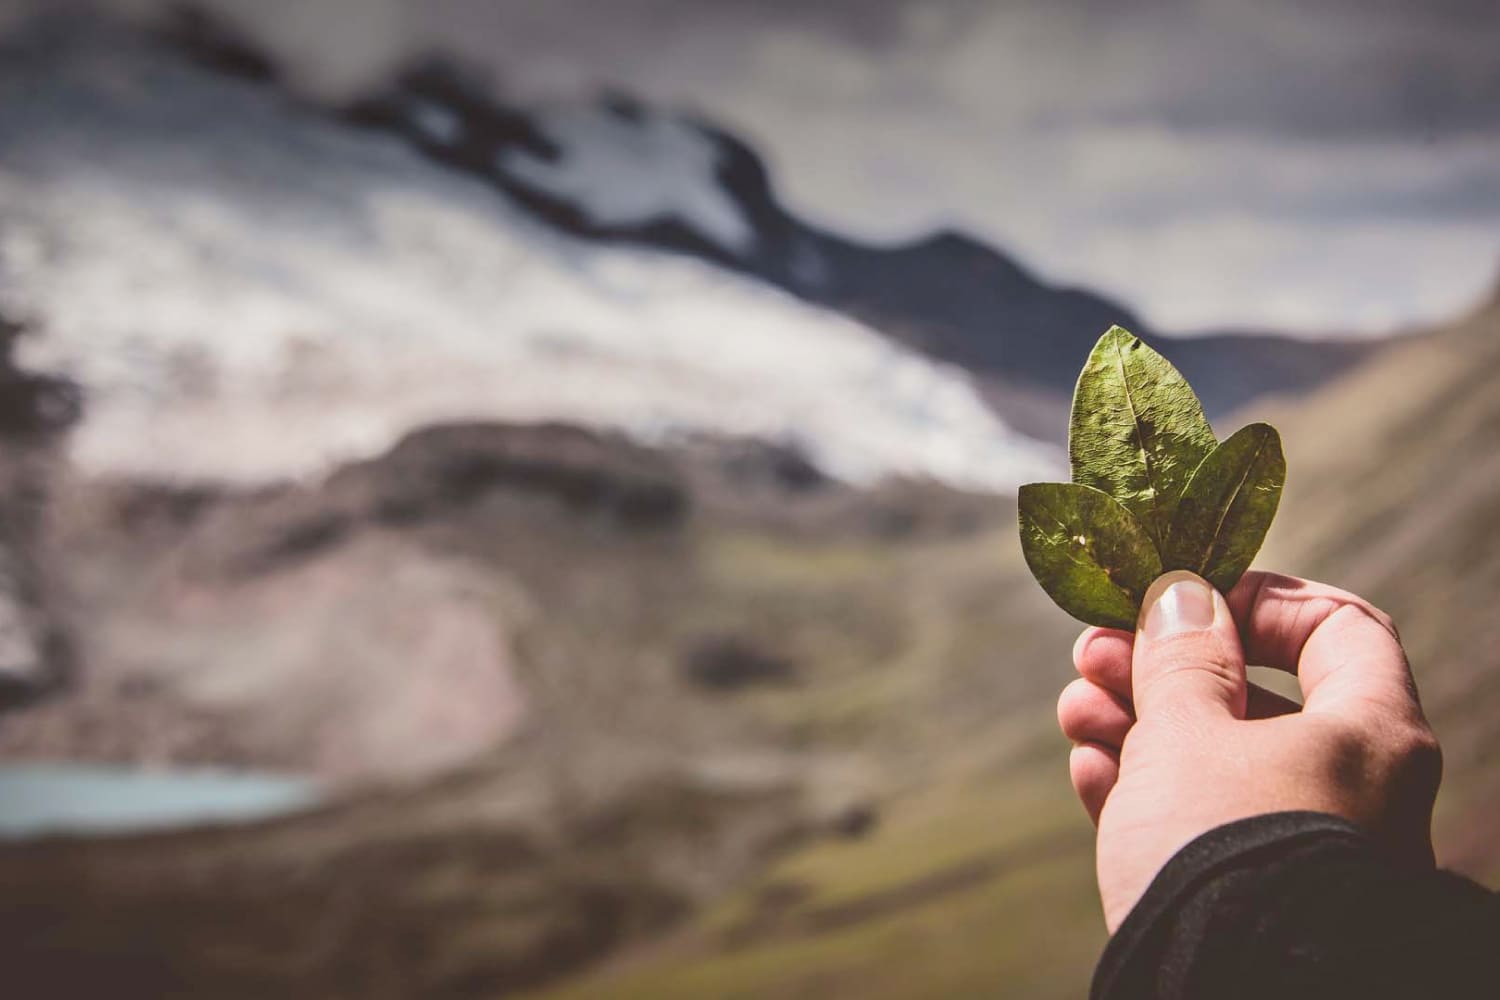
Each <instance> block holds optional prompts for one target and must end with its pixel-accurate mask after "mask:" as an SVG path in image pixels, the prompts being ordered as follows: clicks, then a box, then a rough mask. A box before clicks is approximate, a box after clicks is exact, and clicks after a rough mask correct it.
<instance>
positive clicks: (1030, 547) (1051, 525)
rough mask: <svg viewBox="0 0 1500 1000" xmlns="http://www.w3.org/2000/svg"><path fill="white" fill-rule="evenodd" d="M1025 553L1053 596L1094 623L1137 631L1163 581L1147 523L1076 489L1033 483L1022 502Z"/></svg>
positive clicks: (1099, 495) (1100, 496)
mask: <svg viewBox="0 0 1500 1000" xmlns="http://www.w3.org/2000/svg"><path fill="white" fill-rule="evenodd" d="M1017 507H1018V511H1019V518H1020V522H1021V551H1022V552H1023V553H1024V554H1025V556H1026V565H1027V566H1029V567H1030V568H1031V572H1032V575H1033V576H1035V577H1036V578H1037V581H1038V582H1039V583H1041V585H1042V587H1043V589H1045V590H1046V591H1047V594H1048V596H1050V597H1051V598H1052V600H1053V601H1055V602H1056V603H1057V606H1058V607H1060V608H1062V609H1063V610H1064V611H1066V612H1067V613H1068V614H1070V615H1072V616H1073V617H1074V618H1077V619H1078V620H1079V621H1082V622H1086V623H1088V624H1090V625H1102V626H1104V627H1106V628H1123V629H1134V628H1135V620H1136V615H1137V613H1138V611H1139V610H1140V606H1141V598H1142V597H1144V596H1145V593H1146V588H1147V587H1149V586H1150V585H1151V581H1152V580H1154V579H1156V578H1157V577H1158V576H1160V575H1161V571H1162V570H1161V556H1160V555H1159V554H1158V553H1157V550H1156V545H1155V544H1154V543H1153V542H1152V540H1151V537H1150V536H1149V535H1148V534H1147V533H1146V529H1145V527H1144V525H1142V524H1141V522H1140V521H1139V520H1138V519H1137V518H1136V517H1135V515H1133V514H1131V513H1130V511H1128V510H1126V509H1125V508H1124V507H1123V506H1121V505H1120V504H1119V503H1118V502H1117V501H1115V499H1114V498H1113V497H1110V496H1109V495H1108V494H1105V493H1101V492H1100V491H1099V490H1096V489H1094V488H1092V487H1089V486H1080V485H1077V484H1075V483H1031V484H1029V485H1027V486H1022V487H1021V490H1020V495H1019V497H1018V505H1017Z"/></svg>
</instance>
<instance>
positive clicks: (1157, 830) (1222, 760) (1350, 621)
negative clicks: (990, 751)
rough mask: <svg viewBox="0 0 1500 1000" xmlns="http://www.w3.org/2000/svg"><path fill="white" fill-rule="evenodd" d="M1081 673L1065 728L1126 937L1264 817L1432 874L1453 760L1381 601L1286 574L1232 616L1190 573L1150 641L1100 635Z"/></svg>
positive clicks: (1108, 915) (1159, 584) (1147, 606)
mask: <svg viewBox="0 0 1500 1000" xmlns="http://www.w3.org/2000/svg"><path fill="white" fill-rule="evenodd" d="M1236 623H1238V627H1236ZM1247 659H1248V660H1249V662H1251V663H1255V664H1258V665H1262V666H1267V667H1275V668H1279V669H1282V670H1287V671H1290V672H1294V673H1296V675H1297V679H1298V682H1299V684H1300V686H1301V689H1302V697H1303V704H1302V705H1300V706H1299V705H1298V704H1297V703H1296V702H1294V701H1291V700H1289V699H1286V698H1283V697H1281V696H1280V695H1277V694H1274V693H1273V692H1270V691H1267V690H1265V689H1263V688H1260V687H1258V686H1256V685H1252V684H1248V683H1247V681H1246V677H1245V663H1246V660H1247ZM1073 660H1074V664H1075V665H1076V666H1077V668H1078V672H1079V674H1080V675H1081V677H1080V678H1079V679H1077V680H1075V681H1073V682H1072V683H1071V684H1069V685H1068V686H1067V687H1066V688H1065V689H1064V690H1063V693H1062V697H1061V698H1060V699H1059V701H1058V707H1057V714H1058V721H1059V723H1060V724H1061V726H1062V731H1063V733H1064V735H1066V736H1067V737H1068V738H1069V739H1070V740H1072V741H1073V743H1074V748H1073V752H1072V755H1071V757H1070V759H1069V769H1070V772H1071V775H1072V780H1073V788H1074V790H1075V791H1076V792H1077V793H1078V797H1079V799H1081V800H1082V802H1083V806H1084V808H1085V809H1086V810H1087V811H1088V814H1089V816H1090V818H1091V819H1093V820H1094V822H1095V824H1096V825H1097V826H1098V828H1099V834H1098V844H1097V865H1098V876H1099V893H1100V897H1101V900H1102V902H1103V904H1104V917H1105V923H1106V924H1107V925H1108V927H1109V930H1110V933H1113V932H1114V931H1115V929H1116V928H1117V927H1118V926H1119V925H1120V923H1121V921H1123V920H1124V919H1125V916H1126V914H1127V913H1129V912H1130V909H1131V907H1133V906H1134V905H1135V903H1136V901H1137V900H1138V899H1140V897H1141V895H1142V894H1143V893H1144V892H1145V891H1146V887H1147V886H1148V885H1149V884H1150V883H1151V880H1152V879H1153V878H1154V877H1155V876H1156V873H1157V872H1158V871H1159V870H1160V869H1161V868H1162V866H1163V865H1165V864H1166V863H1167V861H1168V860H1169V859H1170V858H1171V857H1172V855H1173V854H1175V853H1176V852H1177V851H1178V849H1180V848H1181V847H1183V846H1185V845H1186V844H1187V843H1188V842H1189V841H1191V840H1193V839H1194V838H1196V837H1198V836H1199V835H1200V834H1203V833H1207V832H1208V831H1209V830H1212V829H1214V828H1215V827H1218V826H1221V825H1223V824H1225V823H1229V822H1232V821H1234V820H1237V819H1245V818H1247V817H1250V816H1257V815H1262V814H1265V813H1272V812H1282V811H1287V810H1302V809H1307V810H1314V811H1318V812H1325V813H1332V814H1334V815H1336V816H1341V817H1344V818H1345V819H1348V820H1350V821H1352V822H1354V823H1355V824H1357V825H1359V826H1361V827H1362V828H1363V829H1364V830H1365V831H1366V832H1367V833H1369V834H1370V835H1371V836H1372V837H1373V838H1374V840H1375V841H1376V843H1378V844H1380V845H1381V846H1382V847H1383V848H1384V849H1385V850H1387V851H1388V852H1389V853H1390V854H1391V855H1392V856H1393V857H1396V858H1398V859H1401V860H1403V861H1405V862H1408V863H1418V864H1424V865H1428V866H1431V865H1432V863H1433V857H1432V841H1431V834H1430V827H1431V822H1432V806H1433V800H1434V798H1435V797H1436V795H1437V787H1438V780H1439V777H1440V775H1441V771H1442V759H1441V755H1440V753H1439V750H1438V745H1437V740H1436V739H1435V737H1434V736H1433V734H1432V730H1431V729H1430V728H1428V725H1427V722H1426V720H1425V719H1424V718H1423V716H1422V709H1421V706H1420V705H1419V704H1418V702H1417V693H1416V687H1415V685H1414V684H1413V682H1412V676H1411V670H1410V668H1409V667H1408V665H1407V661H1406V654H1405V653H1404V652H1403V650H1402V648H1401V642H1400V639H1399V638H1398V636H1397V634H1396V630H1395V627H1394V626H1393V625H1392V623H1391V621H1390V619H1389V618H1388V617H1387V616H1386V615H1385V614H1383V613H1382V612H1380V611H1378V610H1377V609H1375V608H1374V607H1373V606H1371V605H1370V604H1369V603H1368V602H1367V601H1364V600H1362V599H1361V598H1359V597H1356V596H1355V595H1353V594H1350V593H1347V592H1345V591H1342V590H1337V589H1335V588H1333V587H1327V586H1324V585H1323V584H1319V583H1311V582H1309V581H1306V580H1299V579H1296V578H1295V577H1288V576H1278V575H1275V574H1270V573H1246V574H1245V576H1244V577H1243V578H1242V579H1241V580H1240V582H1239V584H1238V585H1237V586H1236V587H1235V588H1234V590H1232V591H1231V592H1230V594H1229V595H1228V599H1227V600H1226V599H1225V598H1224V597H1223V596H1221V595H1220V594H1218V593H1217V592H1215V591H1214V590H1213V589H1212V588H1211V587H1209V585H1208V584H1207V583H1205V582H1204V581H1202V580H1201V579H1199V578H1198V577H1196V576H1194V575H1193V574H1191V573H1187V572H1183V571H1176V572H1172V573H1168V574H1166V575H1165V576H1163V577H1161V578H1160V579H1159V580H1157V581H1156V582H1155V583H1154V584H1152V586H1151V589H1150V590H1149V591H1148V592H1147V594H1146V599H1145V601H1144V602H1143V603H1142V612H1141V624H1140V625H1139V626H1138V627H1137V631H1136V633H1135V634H1134V635H1132V634H1131V633H1128V632H1123V631H1119V630H1115V629H1102V628H1090V629H1087V630H1085V631H1084V633H1083V634H1082V635H1081V636H1079V638H1078V642H1077V644H1076V645H1075V646H1074V648H1073Z"/></svg>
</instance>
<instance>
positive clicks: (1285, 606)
mask: <svg viewBox="0 0 1500 1000" xmlns="http://www.w3.org/2000/svg"><path fill="white" fill-rule="evenodd" d="M1226 600H1227V601H1228V603H1229V609H1230V612H1231V613H1232V614H1233V615H1234V620H1235V622H1236V623H1237V624H1238V625H1239V630H1240V641H1241V643H1242V645H1243V646H1244V650H1245V658H1246V661H1247V662H1249V663H1254V664H1257V665H1260V666H1265V667H1275V668H1277V669H1280V670H1286V671H1289V672H1292V673H1295V674H1296V675H1297V682H1298V684H1299V685H1300V686H1301V688H1302V699H1303V711H1304V712H1309V711H1311V712H1319V711H1330V710H1332V711H1340V710H1348V709H1349V708H1356V707H1359V706H1361V705H1370V704H1376V705H1380V706H1382V707H1384V708H1386V709H1395V710H1399V711H1401V712H1403V713H1405V714H1414V715H1416V716H1417V717H1420V716H1421V707H1420V704H1419V703H1418V701H1417V688H1416V683H1415V682H1414V681H1413V680H1412V675H1411V667H1410V665H1409V664H1408V663H1407V660H1406V652H1405V650H1403V649H1402V648H1401V640H1400V637H1399V636H1398V635H1397V634H1396V627H1395V625H1394V623H1392V621H1391V619H1390V616H1389V615H1387V614H1385V613H1384V612H1383V611H1381V610H1380V609H1378V608H1376V607H1375V606H1374V605H1373V604H1371V603H1370V602H1369V601H1367V600H1365V599H1364V598H1362V597H1360V596H1358V595H1357V594H1351V593H1349V592H1348V591H1346V590H1340V589H1338V588H1337V587H1330V586H1328V585H1327V584H1323V583H1315V582H1313V581H1311V580H1302V579H1299V578H1297V577H1294V576H1283V575H1281V574H1279V573H1261V572H1251V573H1246V574H1245V575H1244V576H1243V577H1241V578H1240V582H1239V583H1238V584H1237V585H1236V586H1235V588H1234V589H1233V590H1231V591H1230V592H1229V594H1228V595H1226Z"/></svg>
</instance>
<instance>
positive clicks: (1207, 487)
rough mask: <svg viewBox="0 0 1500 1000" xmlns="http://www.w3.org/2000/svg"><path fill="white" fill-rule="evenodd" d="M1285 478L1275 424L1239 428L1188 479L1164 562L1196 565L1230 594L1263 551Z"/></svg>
mask: <svg viewBox="0 0 1500 1000" xmlns="http://www.w3.org/2000/svg"><path fill="white" fill-rule="evenodd" d="M1285 481H1286V459H1285V457H1284V456H1283V455H1282V451H1281V436H1280V435H1279V434H1277V433H1276V428H1274V427H1272V426H1271V425H1269V424H1250V425H1249V426H1247V427H1242V428H1240V429H1239V430H1238V431H1236V432H1235V433H1234V434H1232V435H1231V436H1230V437H1229V438H1228V439H1227V440H1226V441H1225V442H1224V443H1223V444H1221V445H1219V446H1218V447H1217V448H1215V449H1214V450H1213V451H1212V452H1210V453H1209V455H1208V457H1207V458H1205V459H1204V460H1203V463H1202V464H1201V465H1199V466H1198V468H1197V470H1196V471H1195V472H1194V473H1193V477H1192V479H1191V480H1189V481H1188V485H1187V489H1186V490H1184V491H1183V494H1182V499H1181V501H1180V502H1179V503H1178V505H1177V511H1176V514H1175V515H1174V516H1173V518H1172V526H1171V529H1170V530H1169V532H1168V534H1167V544H1166V546H1165V548H1164V550H1163V559H1162V563H1163V565H1164V566H1165V567H1166V568H1167V569H1188V570H1192V571H1193V572H1194V573H1197V574H1198V575H1199V576H1201V577H1203V578H1204V579H1205V580H1207V581H1208V582H1209V583H1211V584H1213V585H1214V587H1215V588H1217V589H1218V590H1219V591H1220V592H1221V593H1228V592H1229V590H1230V588H1232V587H1233V586H1234V585H1235V583H1236V582H1238V580H1239V578H1240V576H1241V575H1242V574H1243V573H1244V572H1245V570H1247V569H1249V568H1250V562H1251V560H1253V559H1254V558H1255V554H1256V553H1257V552H1259V551H1260V546H1261V542H1262V541H1264V540H1265V537H1266V531H1267V530H1268V529H1269V528H1270V527H1271V519H1272V518H1274V517H1275V516H1276V507H1277V505H1278V504H1279V503H1280V502H1281V487H1282V484H1283V483H1284V482H1285Z"/></svg>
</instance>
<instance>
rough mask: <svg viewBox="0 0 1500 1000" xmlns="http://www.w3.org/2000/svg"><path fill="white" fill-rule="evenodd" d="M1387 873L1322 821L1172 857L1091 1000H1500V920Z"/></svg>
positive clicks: (1226, 829) (1124, 929)
mask: <svg viewBox="0 0 1500 1000" xmlns="http://www.w3.org/2000/svg"><path fill="white" fill-rule="evenodd" d="M1497 899H1500V897H1497V896H1494V895H1492V894H1491V893H1489V892H1487V891H1486V890H1484V889H1482V888H1480V887H1479V886H1477V885H1475V884H1474V883H1473V882H1470V881H1468V880H1466V879H1463V878H1460V877H1459V876H1457V875H1452V874H1449V873H1447V872H1441V871H1435V870H1433V869H1430V868H1428V869H1415V868H1403V867H1401V866H1399V865H1397V864H1394V863H1393V862H1391V861H1389V860H1387V859H1386V858H1385V857H1384V856H1382V855H1381V854H1380V853H1379V851H1378V850H1377V849H1376V848H1375V847H1374V846H1373V845H1372V843H1371V842H1370V841H1369V840H1368V839H1367V838H1366V837H1365V836H1364V835H1363V834H1362V833H1361V832H1360V831H1359V829H1358V828H1357V827H1355V826H1353V825H1352V824H1350V823H1347V822H1345V821H1344V820H1341V819H1338V818H1336V817H1334V816H1329V815H1325V814H1323V813H1311V812H1288V813H1275V814H1272V815H1267V816H1257V817H1254V818H1253V819H1247V820H1241V821H1239V822H1237V823H1230V824H1228V825H1226V826H1221V827H1219V828H1218V829H1216V830H1211V831H1209V832H1208V833H1206V834H1204V835H1203V836H1201V837H1199V838H1198V839H1197V840H1194V841H1193V842H1192V843H1190V844H1188V845H1187V846H1186V847H1184V848H1183V849H1182V850H1181V851H1179V852H1177V854H1176V855H1175V856H1173V858H1172V860H1171V861H1169V862H1168V863H1167V865H1166V866H1165V867H1164V868H1163V869H1162V870H1161V872H1160V873H1158V874H1157V876H1156V879H1155V880H1154V881H1153V882H1152V883H1151V885H1150V887H1149V888H1148V889H1147V890H1146V894H1145V895H1144V896H1142V897H1141V900H1140V902H1139V903H1137V904H1136V907H1135V909H1133V910H1132V911H1131V912H1130V914H1129V916H1127V917H1126V918H1125V922H1124V923H1123V924H1121V925H1120V928H1119V930H1118V931H1117V932H1116V933H1115V936H1114V937H1113V938H1112V939H1110V942H1109V945H1108V946H1107V947H1106V948H1105V949H1104V955H1103V957H1102V958H1101V959H1100V960H1099V967H1098V968H1097V969H1096V970H1095V973H1094V987H1093V992H1092V994H1091V995H1092V997H1093V998H1094V1000H1145V998H1152V1000H1200V998H1214V1000H1220V998H1222V1000H1237V998H1241V997H1243V998H1252V997H1253V998H1256V1000H1264V998H1271V1000H1304V998H1308V1000H1311V998H1318V1000H1331V998H1340V997H1358V998H1361V1000H1366V998H1385V997H1391V998H1396V997H1400V998H1403V1000H1404V998H1427V1000H1448V998H1452V997H1464V998H1469V997H1484V998H1492V997H1500V907H1497Z"/></svg>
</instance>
